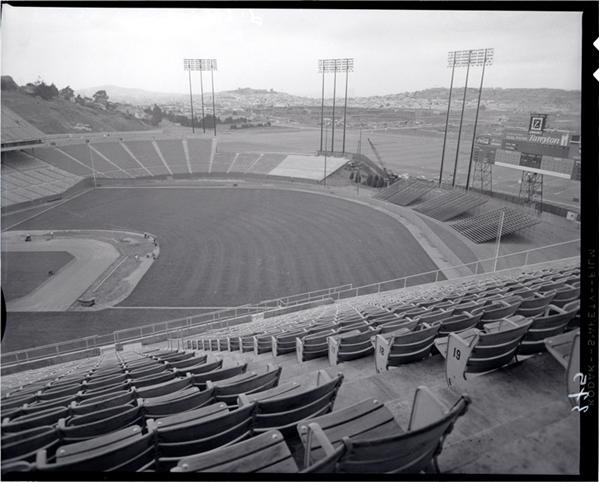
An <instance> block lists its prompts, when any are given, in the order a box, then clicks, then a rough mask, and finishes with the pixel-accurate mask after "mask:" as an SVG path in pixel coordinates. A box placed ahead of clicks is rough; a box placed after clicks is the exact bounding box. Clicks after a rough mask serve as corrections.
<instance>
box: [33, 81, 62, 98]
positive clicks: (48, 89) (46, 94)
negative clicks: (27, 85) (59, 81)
mask: <svg viewBox="0 0 600 482" xmlns="http://www.w3.org/2000/svg"><path fill="white" fill-rule="evenodd" d="M33 85H34V88H33V95H37V96H39V97H41V98H42V99H44V100H50V99H53V98H54V97H58V89H57V88H56V86H55V85H54V84H50V85H47V84H45V83H44V82H43V81H39V82H36V83H35V84H33Z"/></svg>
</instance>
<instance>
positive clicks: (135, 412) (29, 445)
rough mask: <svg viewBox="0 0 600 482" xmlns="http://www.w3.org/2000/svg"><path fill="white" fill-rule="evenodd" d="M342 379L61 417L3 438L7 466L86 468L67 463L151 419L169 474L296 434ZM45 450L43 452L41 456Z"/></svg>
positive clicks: (161, 466)
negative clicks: (190, 459)
mask: <svg viewBox="0 0 600 482" xmlns="http://www.w3.org/2000/svg"><path fill="white" fill-rule="evenodd" d="M342 380H343V376H342V375H341V374H340V375H338V376H337V377H335V378H331V377H329V375H328V374H327V373H326V372H320V373H319V378H318V380H317V385H316V386H314V387H311V386H299V385H298V384H295V385H294V386H285V387H281V388H279V387H276V388H271V389H269V388H268V385H267V386H266V389H265V390H261V391H260V392H252V393H247V394H245V395H242V396H240V400H239V401H238V402H236V403H235V404H228V402H227V401H224V402H218V401H217V402H216V403H212V404H206V405H204V406H202V407H191V408H190V407H178V410H176V411H173V412H172V413H171V414H170V415H167V416H164V417H160V418H158V419H156V418H154V417H151V416H147V415H146V416H145V415H144V414H143V413H142V408H141V406H140V405H137V406H136V405H135V404H130V405H121V406H115V407H111V408H109V409H104V410H97V411H94V412H91V413H88V414H86V415H81V416H76V417H73V418H72V419H71V420H69V419H61V420H60V421H59V423H58V424H57V425H56V426H49V425H45V426H42V427H37V428H34V429H32V430H28V431H23V432H20V433H19V434H12V433H9V434H8V435H6V436H3V440H2V454H3V464H13V463H16V462H19V461H20V462H22V461H26V462H29V463H31V462H34V460H35V457H37V462H36V464H35V465H34V466H33V467H30V468H38V469H41V470H57V469H59V470H60V469H63V470H69V469H71V470H74V469H78V468H79V469H80V467H81V466H78V465H77V464H75V465H74V464H71V463H67V462H68V461H69V460H70V459H69V458H68V456H69V455H73V454H74V453H80V452H84V451H87V450H92V449H94V450H96V449H98V448H99V447H102V446H103V445H104V444H108V443H113V442H115V441H117V440H120V439H121V437H123V436H124V435H126V436H127V437H129V436H131V435H132V434H133V433H135V434H138V435H139V434H140V433H141V431H142V429H141V427H140V425H143V422H144V420H145V421H146V426H147V432H148V433H153V434H154V436H153V437H152V440H151V441H147V442H148V443H149V444H150V445H155V450H153V453H152V457H151V458H152V462H153V465H154V470H166V469H167V468H169V467H171V466H172V465H174V464H175V463H176V462H177V460H178V459H180V458H182V457H184V456H186V455H190V454H196V453H199V452H204V451H206V450H210V449H213V448H215V447H219V446H222V445H227V444H230V443H234V442H237V441H240V440H243V439H245V438H247V437H249V436H251V435H252V434H256V433H261V432H264V431H268V430H272V429H277V430H280V431H281V432H283V433H285V434H289V433H291V432H292V431H293V429H294V428H295V426H296V424H297V423H298V422H300V421H302V420H304V419H306V418H308V417H314V416H318V415H321V414H324V413H328V412H329V411H331V410H332V408H333V405H334V402H335V397H336V394H337V391H338V389H339V387H340V385H341V383H342ZM236 383H237V382H236V381H234V380H233V379H232V380H231V381H230V382H229V384H228V385H223V387H224V388H230V387H232V386H234V385H235V384H236ZM74 420H75V422H76V423H73V421H74ZM128 426H129V427H130V428H129V429H127V428H126V427H128ZM136 427H137V429H136ZM65 444H67V445H65ZM39 450H43V453H42V454H41V455H40V454H39V453H38V451H39ZM40 457H41V459H40ZM65 457H67V458H65ZM64 464H66V465H64ZM36 466H37V467H36ZM144 466H145V465H144ZM145 467H146V466H145ZM9 469H10V467H9ZM80 470H81V469H80ZM84 470H87V469H84Z"/></svg>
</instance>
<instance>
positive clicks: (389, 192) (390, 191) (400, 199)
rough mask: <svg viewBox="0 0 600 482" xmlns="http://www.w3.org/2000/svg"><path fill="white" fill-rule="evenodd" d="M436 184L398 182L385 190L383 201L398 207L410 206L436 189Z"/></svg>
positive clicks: (418, 181) (417, 181)
mask: <svg viewBox="0 0 600 482" xmlns="http://www.w3.org/2000/svg"><path fill="white" fill-rule="evenodd" d="M434 187H435V186H434V184H433V183H431V182H427V181H420V180H416V181H397V182H395V183H394V184H392V185H391V186H390V187H389V188H387V189H386V190H384V191H383V192H382V193H381V194H383V196H385V197H382V199H385V200H386V201H389V202H391V203H394V204H397V205H398V206H408V205H409V204H412V203H414V202H415V201H416V200H417V199H419V198H420V197H422V196H424V195H425V194H426V193H428V192H429V191H431V190H432V189H433V188H434Z"/></svg>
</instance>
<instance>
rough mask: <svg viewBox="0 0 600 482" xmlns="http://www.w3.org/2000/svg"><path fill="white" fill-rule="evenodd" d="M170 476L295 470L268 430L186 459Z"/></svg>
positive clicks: (278, 438)
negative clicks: (175, 474) (176, 474)
mask: <svg viewBox="0 0 600 482" xmlns="http://www.w3.org/2000/svg"><path fill="white" fill-rule="evenodd" d="M172 472H228V473H237V472H244V473H257V472H271V473H273V472H275V473H293V472H298V466H297V465H296V462H295V461H294V457H293V456H292V454H291V452H290V450H289V448H288V446H287V445H286V443H285V440H284V438H283V435H282V434H281V433H280V432H278V431H277V430H271V431H268V432H265V433H263V434H262V435H259V436H257V437H252V438H251V439H248V440H246V441H244V442H240V443H237V444H235V445H231V446H228V447H222V448H220V449H218V450H213V451H212V452H210V453H209V454H199V455H194V456H191V457H186V458H184V459H182V460H180V461H179V463H178V464H177V467H175V468H174V469H173V470H172Z"/></svg>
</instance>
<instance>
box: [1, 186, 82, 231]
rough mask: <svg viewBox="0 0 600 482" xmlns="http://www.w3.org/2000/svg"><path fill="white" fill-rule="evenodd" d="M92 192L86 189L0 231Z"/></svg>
mask: <svg viewBox="0 0 600 482" xmlns="http://www.w3.org/2000/svg"><path fill="white" fill-rule="evenodd" d="M93 190H94V189H93V188H89V189H86V190H85V191H82V192H80V193H77V194H75V195H73V196H71V197H70V198H67V199H65V200H64V201H61V202H59V203H57V204H55V205H54V206H50V207H49V208H48V209H44V210H43V211H40V212H39V213H36V214H33V215H32V216H29V217H28V218H25V219H23V220H22V221H19V222H17V223H15V224H11V225H10V226H8V227H3V228H2V231H8V230H9V229H12V228H14V227H16V226H18V225H19V224H23V223H25V222H27V221H29V220H31V219H33V218H36V217H38V216H41V215H42V214H44V213H47V212H48V211H50V210H51V209H54V208H57V207H58V206H62V205H63V204H66V203H68V202H69V201H71V200H73V199H75V198H78V197H79V196H81V195H82V194H85V193H88V192H90V191H93ZM10 214H13V213H7V214H6V216H9V215H10Z"/></svg>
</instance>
